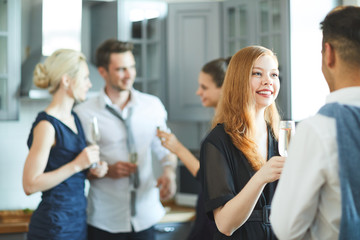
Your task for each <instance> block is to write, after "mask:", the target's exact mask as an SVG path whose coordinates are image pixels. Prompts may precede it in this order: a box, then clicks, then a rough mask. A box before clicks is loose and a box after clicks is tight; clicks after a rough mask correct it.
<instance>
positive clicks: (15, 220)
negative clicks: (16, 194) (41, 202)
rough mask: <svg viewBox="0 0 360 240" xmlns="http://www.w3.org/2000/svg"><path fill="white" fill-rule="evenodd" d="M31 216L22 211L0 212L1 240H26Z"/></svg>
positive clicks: (29, 213) (27, 212)
mask: <svg viewBox="0 0 360 240" xmlns="http://www.w3.org/2000/svg"><path fill="white" fill-rule="evenodd" d="M31 214H32V213H31V212H29V211H23V210H4V211H0V236H1V239H26V233H27V232H28V230H29V221H30V217H31Z"/></svg>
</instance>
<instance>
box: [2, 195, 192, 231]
mask: <svg viewBox="0 0 360 240" xmlns="http://www.w3.org/2000/svg"><path fill="white" fill-rule="evenodd" d="M163 205H164V207H165V210H166V214H165V216H164V217H163V218H162V219H161V221H160V223H172V222H177V223H183V222H189V221H193V220H194V219H195V209H194V208H191V207H184V206H178V205H176V204H175V202H174V201H168V202H163ZM30 217H31V213H26V212H24V211H23V210H6V211H0V234H12V233H26V232H27V231H28V230H29V221H30Z"/></svg>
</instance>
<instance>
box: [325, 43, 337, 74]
mask: <svg viewBox="0 0 360 240" xmlns="http://www.w3.org/2000/svg"><path fill="white" fill-rule="evenodd" d="M324 60H325V64H326V66H327V67H328V68H333V67H334V65H335V61H336V56H335V49H334V48H333V47H332V46H331V44H330V43H328V42H326V43H325V44H324Z"/></svg>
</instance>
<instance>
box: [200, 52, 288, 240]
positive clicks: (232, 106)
mask: <svg viewBox="0 0 360 240" xmlns="http://www.w3.org/2000/svg"><path fill="white" fill-rule="evenodd" d="M279 90H280V82H279V70H278V61H277V58H276V56H275V55H274V53H273V52H272V51H270V50H269V49H266V48H264V47H260V46H250V47H247V48H244V49H242V50H240V51H238V52H237V53H236V54H235V55H234V56H233V57H232V59H231V61H230V64H229V67H228V70H227V72H226V76H225V80H224V84H223V92H222V98H221V100H220V103H219V105H218V109H217V112H216V115H215V118H214V121H213V127H214V129H213V130H212V131H211V132H210V134H209V135H208V136H207V138H206V139H205V140H204V142H203V144H202V147H201V156H200V168H201V174H202V182H203V187H204V191H205V210H206V211H207V212H208V215H209V216H210V217H211V218H214V220H215V223H216V226H217V228H218V233H217V234H216V236H215V238H214V239H276V237H275V235H274V234H273V232H272V230H271V226H270V223H269V219H268V214H269V213H270V203H271V200H272V197H273V194H274V191H275V188H276V184H277V181H276V180H278V179H279V177H280V174H281V171H282V167H283V164H284V160H285V159H284V158H282V157H278V156H279V153H278V150H277V132H278V131H277V129H278V124H279V119H280V117H279V114H278V111H277V108H276V105H275V99H276V97H277V95H278V93H279Z"/></svg>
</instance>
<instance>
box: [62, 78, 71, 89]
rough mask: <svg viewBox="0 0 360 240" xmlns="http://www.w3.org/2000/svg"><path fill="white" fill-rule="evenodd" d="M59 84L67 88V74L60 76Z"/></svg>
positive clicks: (68, 79) (68, 81)
mask: <svg viewBox="0 0 360 240" xmlns="http://www.w3.org/2000/svg"><path fill="white" fill-rule="evenodd" d="M61 84H62V85H63V86H64V87H65V88H68V87H69V86H70V78H69V77H68V76H67V75H63V76H62V77H61Z"/></svg>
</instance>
